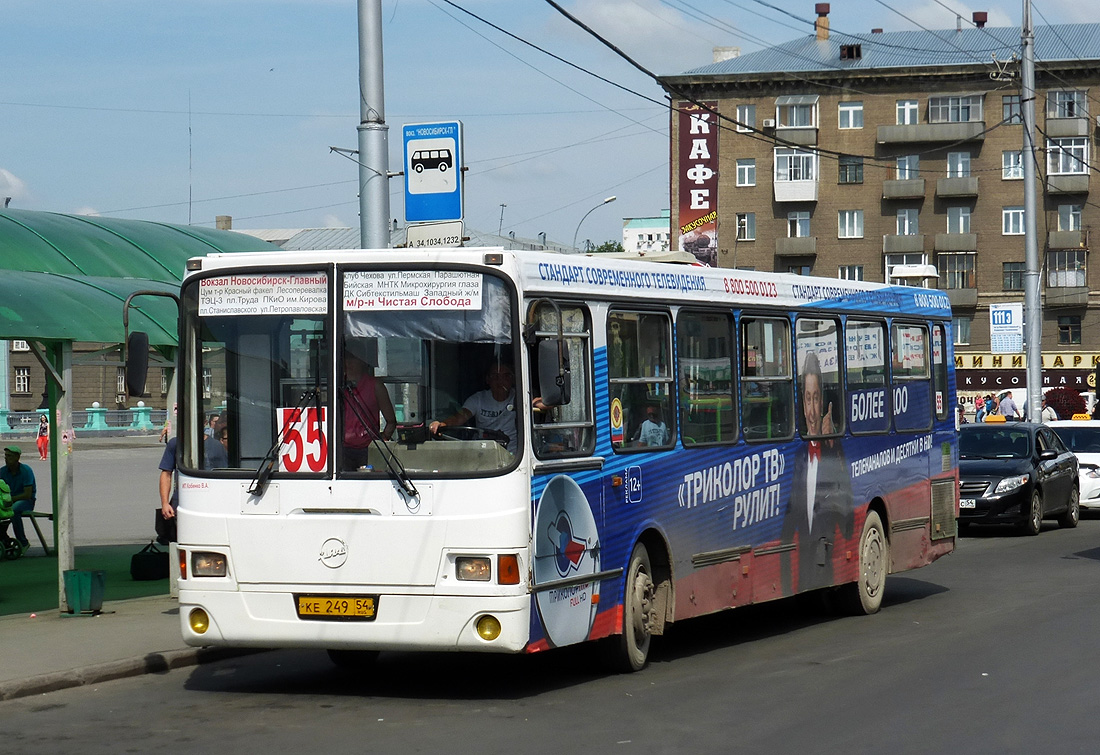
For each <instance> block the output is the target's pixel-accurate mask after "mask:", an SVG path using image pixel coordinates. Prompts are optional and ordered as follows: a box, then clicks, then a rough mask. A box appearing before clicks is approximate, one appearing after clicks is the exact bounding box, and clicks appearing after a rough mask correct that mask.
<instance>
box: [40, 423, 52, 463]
mask: <svg viewBox="0 0 1100 755" xmlns="http://www.w3.org/2000/svg"><path fill="white" fill-rule="evenodd" d="M49 452H50V420H49V419H48V418H47V417H46V415H45V414H42V415H39V417H38V457H39V458H40V459H41V460H42V461H45V460H46V459H47V458H48V457H49Z"/></svg>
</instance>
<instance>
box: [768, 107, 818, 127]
mask: <svg viewBox="0 0 1100 755" xmlns="http://www.w3.org/2000/svg"><path fill="white" fill-rule="evenodd" d="M816 111H817V105H779V106H778V107H777V108H776V116H777V118H776V125H777V126H779V127H780V128H816V127H817V119H816V118H814V113H815V112H816Z"/></svg>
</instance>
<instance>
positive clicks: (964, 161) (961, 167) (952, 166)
mask: <svg viewBox="0 0 1100 755" xmlns="http://www.w3.org/2000/svg"><path fill="white" fill-rule="evenodd" d="M969 176H970V153H969V152H948V153H947V177H948V178H968V177H969Z"/></svg>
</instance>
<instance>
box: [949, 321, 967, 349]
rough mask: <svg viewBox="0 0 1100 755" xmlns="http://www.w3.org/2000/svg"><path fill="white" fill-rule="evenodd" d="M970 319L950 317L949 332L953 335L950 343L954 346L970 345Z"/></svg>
mask: <svg viewBox="0 0 1100 755" xmlns="http://www.w3.org/2000/svg"><path fill="white" fill-rule="evenodd" d="M970 320H971V318H969V317H952V318H951V332H952V334H953V336H954V340H953V341H952V343H953V344H955V345H956V346H969V345H970Z"/></svg>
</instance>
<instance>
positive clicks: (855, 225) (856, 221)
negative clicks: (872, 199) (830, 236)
mask: <svg viewBox="0 0 1100 755" xmlns="http://www.w3.org/2000/svg"><path fill="white" fill-rule="evenodd" d="M837 238H842V239H861V238H863V210H841V211H840V212H838V213H837Z"/></svg>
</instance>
